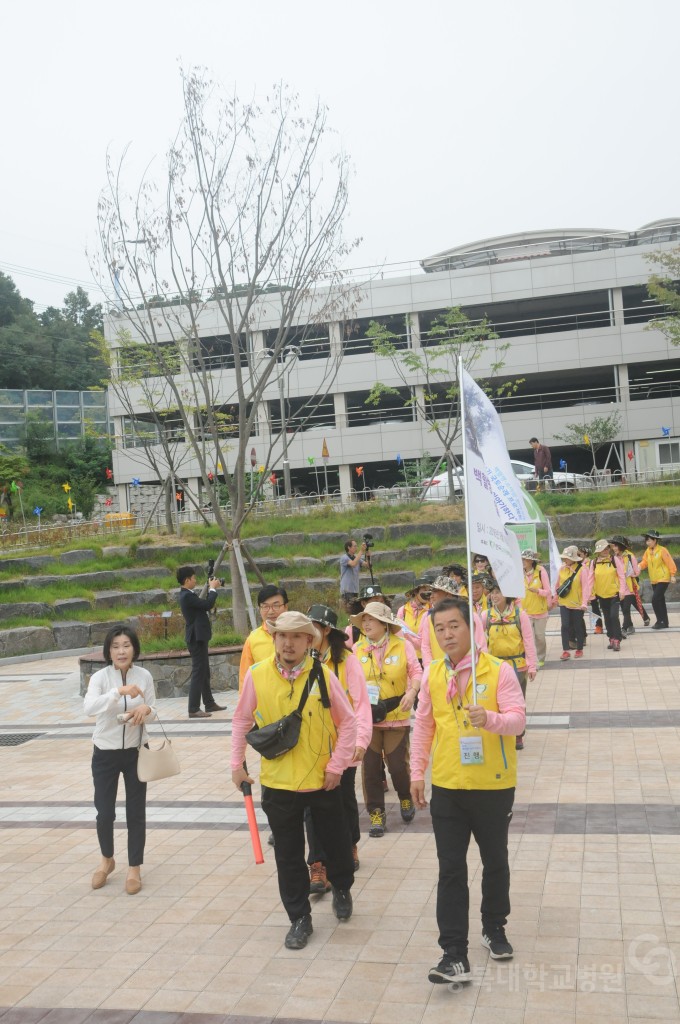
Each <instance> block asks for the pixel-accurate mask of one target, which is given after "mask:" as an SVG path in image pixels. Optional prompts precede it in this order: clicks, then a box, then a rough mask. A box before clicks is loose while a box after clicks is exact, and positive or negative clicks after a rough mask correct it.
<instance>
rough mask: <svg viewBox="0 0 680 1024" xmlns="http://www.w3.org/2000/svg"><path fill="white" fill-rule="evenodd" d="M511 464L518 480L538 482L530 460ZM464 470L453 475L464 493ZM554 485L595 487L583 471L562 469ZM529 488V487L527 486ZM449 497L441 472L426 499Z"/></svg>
mask: <svg viewBox="0 0 680 1024" xmlns="http://www.w3.org/2000/svg"><path fill="white" fill-rule="evenodd" d="M510 465H511V466H512V471H513V473H514V474H515V476H516V477H517V479H518V480H521V481H522V483H524V484H526V483H527V482H528V481H531V482H532V483H534V484H535V483H536V480H535V479H534V467H533V466H532V465H531V463H529V462H520V461H519V459H510ZM462 477H463V471H462V470H461V469H457V470H456V471H455V473H454V476H453V489H454V493H456V494H462V491H463V484H462ZM552 482H553V486H555V487H560V488H566V489H567V490H569V489H571V488H574V487H578V488H583V489H585V488H588V487H593V481H592V480H591V479H590V477H589V476H585V475H584V474H583V473H563V472H562V471H561V470H555V472H554V473H553V480H552ZM527 490H529V488H527ZM448 499H449V477H448V474H447V473H446V472H444V473H440V474H439V476H436V477H432V479H431V480H430V481H429V484H428V488H427V491H426V493H425V498H424V500H425V501H448Z"/></svg>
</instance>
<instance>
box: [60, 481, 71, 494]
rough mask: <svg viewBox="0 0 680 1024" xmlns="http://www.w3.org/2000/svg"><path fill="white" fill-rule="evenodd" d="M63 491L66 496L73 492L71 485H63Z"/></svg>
mask: <svg viewBox="0 0 680 1024" xmlns="http://www.w3.org/2000/svg"><path fill="white" fill-rule="evenodd" d="M61 489H62V491H64V493H65V494H68V492H69V491H70V490H71V485H70V484H69V483H65V484H62V485H61Z"/></svg>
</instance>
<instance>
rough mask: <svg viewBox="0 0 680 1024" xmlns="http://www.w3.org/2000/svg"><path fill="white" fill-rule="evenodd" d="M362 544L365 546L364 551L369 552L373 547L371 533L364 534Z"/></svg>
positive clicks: (373, 542)
mask: <svg viewBox="0 0 680 1024" xmlns="http://www.w3.org/2000/svg"><path fill="white" fill-rule="evenodd" d="M364 544H365V545H366V550H367V551H370V550H371V548H373V547H375V541H374V540H373V534H372V533H365V534H364Z"/></svg>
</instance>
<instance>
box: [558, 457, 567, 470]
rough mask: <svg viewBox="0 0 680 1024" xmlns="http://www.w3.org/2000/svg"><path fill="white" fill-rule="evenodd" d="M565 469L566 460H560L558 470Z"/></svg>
mask: <svg viewBox="0 0 680 1024" xmlns="http://www.w3.org/2000/svg"><path fill="white" fill-rule="evenodd" d="M566 468H567V463H566V460H565V459H560V469H563V470H564V469H566Z"/></svg>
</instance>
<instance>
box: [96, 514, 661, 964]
mask: <svg viewBox="0 0 680 1024" xmlns="http://www.w3.org/2000/svg"><path fill="white" fill-rule="evenodd" d="M659 540H660V537H659V534H658V533H657V532H656V531H654V530H650V531H649V532H648V533H647V534H646V535H645V543H646V549H645V552H644V555H643V557H642V558H641V559H640V561H639V562H638V560H637V559H636V557H635V555H634V554H633V552H632V551H631V550H630V544H629V543H628V540H627V539H626V538H625V537H622V536H613V537H612V538H611V539H610V540H600V541H598V542H597V543H596V544H595V546H594V551H593V552H592V554H591V552H590V551H589V550H588V549H586V548H582V547H578V546H577V545H569V546H567V547H565V549H564V551H563V552H562V555H561V560H562V565H561V569H560V572H559V576H558V579H556V580H555V581H554V584H553V585H551V582H550V579H549V577H548V573H547V571H546V569H545V567H544V566H543V565H542V564H541V560H540V558H539V555H538V552H536V551H534V550H530V549H525V550H524V551H523V552H522V563H523V568H524V594H514V595H508V594H503V593H502V592H501V589H500V587H499V585H498V583H497V582H496V580H495V578H494V575H493V572H492V569H491V566H490V564H489V562H488V560H487V559H486V558H485V557H484V556H483V555H473V556H472V559H471V565H472V570H473V571H472V573H471V574H470V576H469V578H468V572H467V570H466V568H465V566H463V565H461V564H458V563H454V564H451V565H447V566H444V567H443V569H442V570H441V571H439V572H437V573H436V574H429V575H423V576H421V577H420V578H418V579H415V580H414V582H413V585H412V586H411V587H410V589H409V590H408V592H407V593H406V595H405V600H404V602H403V604H402V605H401V607H400V608H399V609H398V611H397V612H396V614H395V613H394V612H393V610H392V607H391V600H390V598H389V597H388V596H386V595H384V594H383V593H382V590H381V588H380V586H379V585H378V584H377V583H376V582H375V580H374V579H373V575H372V572H371V585H370V586H365V587H363V588H362V587H360V584H359V580H360V576H359V574H360V570H361V568H362V567H363V566H365V565H366V564H367V560H368V557H370V556H369V553H368V551H367V546H366V543H364V544H363V545H361V547H359V546H358V545H357V544H356V542H354V541H350V542H348V543H347V544H346V545H345V553H344V555H343V556H342V557H341V559H340V563H341V565H340V567H341V609H339V610H342V611H344V612H346V613H347V616H348V624H347V626H346V628H341V626H340V625H339V622H340V620H339V610H336V609H334V608H331V607H329V606H327V605H323V604H314V605H312V606H311V607H309V608H308V609H307V610H306V612H302V611H301V610H293V609H291V608H290V607H289V598H288V594H287V593H286V590H285V589H284V588H283V587H279V586H275V585H268V586H265V587H263V588H262V589H261V590H260V592H259V594H258V595H257V605H258V609H259V614H260V618H261V623H260V625H259V626H258V627H257V628H256V629H254V630H253V631H252V632H251V633H250V635H249V636H248V638H247V640H246V642H245V644H244V647H243V652H242V656H241V664H240V671H239V698H238V704H237V707H236V710H235V712H234V715H233V719H232V737H231V772H232V781H233V783H234V785H235V786H236V787H238V788H240V787H241V786H242V785H243V784H244V783H249V784H252V783H253V781H254V779H253V776H252V775H251V774H250V772H249V769H248V766H247V757H248V748H249V747H251V748H254V750H256V751H257V752H258V753H259V754H260V755H261V762H260V765H259V777H260V784H261V789H262V810H263V811H264V813H265V815H266V817H267V820H268V823H269V827H270V831H271V839H270V843H271V845H272V846H273V851H274V857H275V862H276V869H277V878H278V885H279V893H280V897H281V901H282V904H283V906H284V908H285V911H286V913H287V916H288V918H289V922H290V927H289V930H288V932H287V935H286V937H285V945H286V947H287V948H288V949H292V950H300V949H303V948H304V947H305V946H306V945H307V943H308V941H309V938H310V936H311V935H312V934H313V922H312V903H311V900H310V896H312V895H314V894H319V895H322V894H323V893H325V892H330V893H332V908H333V912H334V914H335V916H336V917H337V919H338V920H339V921H346V920H348V919H349V918H350V917H351V916H352V912H353V900H352V887H353V884H354V877H355V873H356V872H357V871H358V870H359V869H360V858H359V850H358V843H359V840H360V836H361V834H360V824H359V822H360V812H359V805H358V800H357V771H358V769H360V778H361V790H362V793H363V801H364V804H365V807H366V811H367V813H368V818H369V829H368V835H369V837H370V838H371V839H380V838H382V837H383V836H384V835H385V833H386V831H387V830H388V828H389V825H390V823H389V821H388V815H387V806H386V801H385V793H386V791H387V790H388V786H389V784H390V783H391V785H392V787H393V789H394V791H395V793H396V795H397V798H398V810H397V813H398V815H399V817H400V819H401V822H402V823H403V824H405V825H409V824H410V823H411V822H413V820H414V818H415V816H416V813H417V811H419V810H420V811H422V810H424V809H425V808H426V807H427V806H428V801H427V799H426V793H425V777H426V772H427V770H428V766H429V765H430V762H431V765H432V768H431V795H430V800H429V808H430V815H431V821H432V828H433V832H434V837H435V842H436V848H437V856H438V861H439V879H438V886H437V905H436V915H437V922H438V928H439V944H440V947H441V954H442V955H441V958H440V960H439V962H438V963H437V964H436V966H434V967H432V969H431V970H430V972H429V975H428V977H429V979H430V981H431V982H433V983H436V984H438V983H458V982H465V981H467V980H469V979H470V977H471V972H470V964H469V960H468V933H469V889H468V873H467V861H466V858H467V850H468V847H469V843H470V839H471V838H472V837H474V839H475V842H476V843H477V845H478V847H479V851H480V856H481V860H482V881H481V889H482V900H481V933H480V942H481V943H482V945H484V946H485V947H486V948H488V950H489V951H490V955H491V957H492V958H494V959H499V960H502V959H508V958H510V957H512V955H513V948H512V945H511V944H510V942H509V941H508V938H507V935H506V932H505V927H506V924H507V920H508V916H509V913H510V869H509V861H508V830H509V826H510V821H511V819H512V812H513V802H514V795H515V786H516V778H517V751H521V750H522V749H523V747H524V741H525V725H526V705H525V699H526V692H527V685H528V684H529V683H530V682H531V681H532V680H533V679H534V678H535V677H536V674H537V672H538V671H539V670H540V669H541V668H542V667H543V666H544V665H545V662H546V656H547V648H546V625H547V622H548V617H549V614H550V611H551V609H552V608H553V607H555V606H557V607H558V609H559V619H560V631H561V641H562V655H561V659H562V660H568V659H569V658H570V657H571V653H572V651H573V654H574V657H575V658H580V657H582V656H583V648H584V645H585V643H586V628H585V612H586V611H587V610H588V609H589V608H591V609H592V613H593V615H594V616H595V632H597V631H598V630H599V629H600V628H601V629H602V630H606V632H607V636H608V637H609V649H611V650H612V651H617V650H619V649H620V644H621V640H622V639H623V637H626V636H630V635H631V634H632V633H633V632H634V626H633V624H632V612H633V610H634V609H637V610H638V612H639V614H640V615H641V616H642V618H643V621H645V622H649V618H648V616H647V615H646V612H645V609H644V606H643V605H642V602H641V599H640V589H639V575H640V573H641V572H642V571H644V570H646V571H647V572H648V573H649V578H650V581H651V583H652V590H653V597H652V607H653V609H654V612H655V615H656V621H655V623H654V626H653V628H656V629H663V628H666V627H667V626H668V615H667V610H666V604H665V591H666V589H667V587H668V585H669V583H670V582H671V581H673V580H674V579H675V573H676V567H675V563H674V562H673V560H672V558H671V557H670V555H669V553H668V551H667V549H666V548H664V547H663V546H661V545H660V544H659ZM178 581H179V582H180V586H181V588H182V592H181V601H182V611H183V613H184V615H185V619H186V620H187V642H188V643H189V649H190V652H191V655H192V669H193V671H192V680H191V687H190V697H189V715H190V717H192V718H193V717H206V716H209V715H210V714H212V713H213V712H214V711H220V710H223V709H222V708H221V707H220V706H219V705H217V704H216V703H215V701H214V698H213V696H212V691H211V689H210V679H209V659H208V657H207V643H208V640H209V637H210V631H209V623H208V624H207V625H206V622H205V621H204V618H203V617H204V616H205V618H206V619H207V613H208V611H209V609H210V608H211V607H212V606H213V604H214V601H215V597H216V587H215V586H214V584H213V583H211V586H210V589H209V593H208V596H207V598H199V597H197V596H196V595H195V594H194V592H193V585H194V584H195V576H194V573H193V571H192V567H190V566H185V567H182V568H181V569H180V570H179V571H178ZM621 612H622V614H623V624H621V622H620V618H619V616H620V613H621ZM598 623H601V626H600V625H598ZM139 654H140V645H139V640H138V638H137V636H136V634H135V633H134V631H133V630H131V629H129V628H128V627H116V628H115V629H113V630H112V631H111V633H110V634H109V636H107V638H106V642H105V644H104V659H105V662H106V666H105V668H104V669H102V670H101V671H100V672H97V673H95V674H94V675H93V676H92V678H91V680H90V684H89V688H88V692H87V695H86V697H85V711H86V713H87V714H88V715H92V716H94V717H95V718H96V726H95V732H94V753H93V760H92V773H93V779H94V788H95V806H96V809H97V834H98V839H99V844H100V850H101V862H100V865H99V867H98V868H97V871H96V872H95V874H94V875H93V878H92V887H93V888H95V889H98V888H101V887H103V886H104V885H105V884H106V883H107V881H108V879H109V876H110V875H111V873H112V872H113V870H114V869H115V861H114V849H113V826H114V820H115V798H116V791H117V787H118V780H119V776H120V775H121V774H122V775H123V779H124V782H125V789H126V811H127V824H128V860H129V868H128V874H127V878H126V884H125V888H126V891H127V893H128V894H130V895H135V894H137V893H138V892H139V891H140V890H141V887H142V880H141V865H142V863H143V854H144V841H145V807H146V785H145V784H144V783H143V782H140V781H139V778H138V775H137V761H138V755H139V750H140V747H142V746H143V745H144V744H145V743H146V742H147V736H146V731H145V725H146V723H147V722H148V721H149V720H150V719H151V718H153V717H154V716H155V715H156V710H155V695H154V687H153V679H152V677H151V675H150V673H148V672H146V671H145V670H144V669H141V668H139V667H138V666H137V665H135V661H136V659H137V658H138V657H139ZM206 673H207V678H206ZM201 700H203V702H204V706H205V708H206V710H205V711H201V710H200V701H201ZM388 776H389V781H388Z"/></svg>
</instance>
